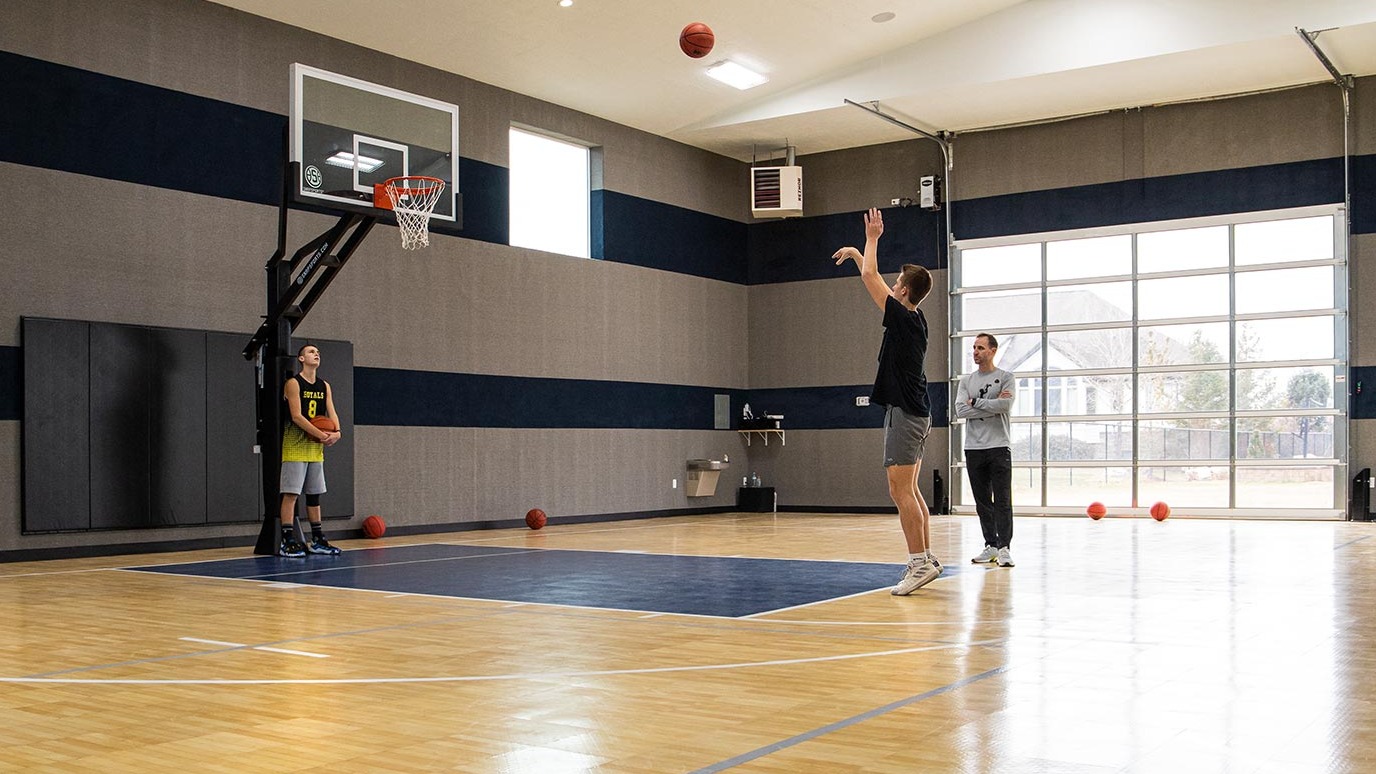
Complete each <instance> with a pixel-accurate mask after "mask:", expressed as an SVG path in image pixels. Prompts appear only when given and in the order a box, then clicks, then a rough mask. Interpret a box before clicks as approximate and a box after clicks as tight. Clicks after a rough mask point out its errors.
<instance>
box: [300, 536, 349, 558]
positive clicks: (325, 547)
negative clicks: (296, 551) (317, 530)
mask: <svg viewBox="0 0 1376 774" xmlns="http://www.w3.org/2000/svg"><path fill="white" fill-rule="evenodd" d="M306 550H307V551H310V552H311V553H313V554H325V555H326V556H339V554H340V553H342V552H341V551H340V550H339V549H338V548H335V547H334V546H332V545H330V541H328V540H326V539H325V538H323V537H318V538H313V539H311V544H310V545H308V546H306Z"/></svg>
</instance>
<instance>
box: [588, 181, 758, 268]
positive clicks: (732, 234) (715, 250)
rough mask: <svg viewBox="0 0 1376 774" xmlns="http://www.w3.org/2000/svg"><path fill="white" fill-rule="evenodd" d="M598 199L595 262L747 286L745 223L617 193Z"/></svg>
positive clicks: (608, 193)
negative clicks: (670, 272) (677, 273)
mask: <svg viewBox="0 0 1376 774" xmlns="http://www.w3.org/2000/svg"><path fill="white" fill-rule="evenodd" d="M597 194H598V195H597V196H596V197H595V199H596V201H597V209H598V210H599V212H600V218H599V220H600V225H601V229H602V230H601V232H600V233H599V232H598V231H596V230H594V232H593V233H594V237H593V248H594V250H593V254H592V256H593V257H594V258H601V259H603V260H607V261H615V262H617V263H630V264H635V265H636V266H645V267H647V268H651V269H664V270H665V271H674V272H679V273H681V274H692V275H694V276H697V277H707V278H709V279H716V280H724V281H726V282H735V283H743V282H745V279H746V251H745V245H746V230H747V227H746V225H745V224H744V223H738V222H736V221H734V220H728V219H726V218H720V217H717V216H715V215H708V214H705V213H701V212H695V211H693V210H688V209H684V208H682V207H675V206H673V205H670V204H663V203H661V202H656V201H651V200H649V199H642V198H640V197H638V196H630V195H628V194H623V193H617V192H616V191H599V192H597ZM599 237H600V239H599ZM599 247H600V250H599V249H598V248H599Z"/></svg>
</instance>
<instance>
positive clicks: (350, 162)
mask: <svg viewBox="0 0 1376 774" xmlns="http://www.w3.org/2000/svg"><path fill="white" fill-rule="evenodd" d="M325 163H326V164H332V165H334V166H336V167H344V168H345V169H353V168H354V154H352V153H350V152H348V151H339V152H337V153H335V154H334V155H333V156H331V157H329V158H327V159H325ZM383 163H384V162H383V161H382V159H375V158H372V157H370V156H359V157H358V171H359V172H372V171H373V170H374V169H377V168H378V167H380V166H382V165H383Z"/></svg>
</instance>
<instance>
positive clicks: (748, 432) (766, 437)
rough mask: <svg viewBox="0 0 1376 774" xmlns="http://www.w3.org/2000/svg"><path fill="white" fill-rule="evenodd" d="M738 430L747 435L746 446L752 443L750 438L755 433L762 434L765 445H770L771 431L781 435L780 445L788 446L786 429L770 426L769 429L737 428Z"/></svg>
mask: <svg viewBox="0 0 1376 774" xmlns="http://www.w3.org/2000/svg"><path fill="white" fill-rule="evenodd" d="M736 432H738V433H740V434H741V435H743V436H745V445H746V446H749V445H750V438H751V436H753V435H755V434H759V436H760V437H761V438H763V439H764V445H765V446H768V445H769V435H770V433H773V434H775V435H777V436H779V445H780V446H786V445H788V443H787V439H786V438H785V437H784V431H782V430H776V429H773V428H770V429H768V430H737V431H736Z"/></svg>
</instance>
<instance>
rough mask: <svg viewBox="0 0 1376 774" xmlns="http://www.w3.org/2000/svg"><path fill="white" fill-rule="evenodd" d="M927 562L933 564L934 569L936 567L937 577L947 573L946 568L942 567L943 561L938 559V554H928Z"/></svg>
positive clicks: (929, 552)
mask: <svg viewBox="0 0 1376 774" xmlns="http://www.w3.org/2000/svg"><path fill="white" fill-rule="evenodd" d="M927 561H929V562H931V563H932V566H933V567H936V574H937V575H940V574H942V573H943V572H946V568H945V567H942V566H941V560H940V559H938V558H936V554H934V553H932V552H931V551H928V552H927Z"/></svg>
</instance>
